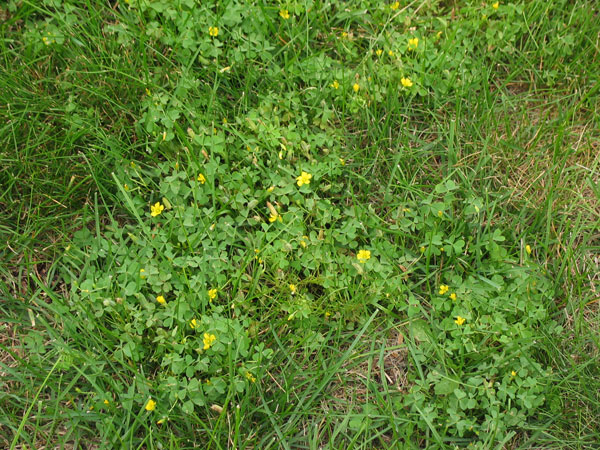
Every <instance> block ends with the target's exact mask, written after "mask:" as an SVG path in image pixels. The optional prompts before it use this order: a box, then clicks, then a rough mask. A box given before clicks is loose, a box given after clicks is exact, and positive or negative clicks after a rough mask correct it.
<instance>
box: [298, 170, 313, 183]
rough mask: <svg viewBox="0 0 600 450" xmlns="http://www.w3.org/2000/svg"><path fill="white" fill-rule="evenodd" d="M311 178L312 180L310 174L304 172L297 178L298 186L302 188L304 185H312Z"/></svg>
mask: <svg viewBox="0 0 600 450" xmlns="http://www.w3.org/2000/svg"><path fill="white" fill-rule="evenodd" d="M311 178H312V175H311V174H310V173H307V172H304V171H302V173H301V174H300V176H298V177H296V182H297V183H298V186H302V185H304V184H310V179H311Z"/></svg>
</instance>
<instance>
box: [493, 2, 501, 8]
mask: <svg viewBox="0 0 600 450" xmlns="http://www.w3.org/2000/svg"><path fill="white" fill-rule="evenodd" d="M499 6H500V2H496V3H494V4H493V5H492V8H494V9H498V7H499Z"/></svg>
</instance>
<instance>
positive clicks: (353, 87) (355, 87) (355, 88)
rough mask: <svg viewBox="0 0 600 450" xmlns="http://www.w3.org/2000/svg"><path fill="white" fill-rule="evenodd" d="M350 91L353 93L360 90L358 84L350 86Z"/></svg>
mask: <svg viewBox="0 0 600 450" xmlns="http://www.w3.org/2000/svg"><path fill="white" fill-rule="evenodd" d="M352 89H354V92H358V90H359V89H360V85H359V84H358V83H354V86H352Z"/></svg>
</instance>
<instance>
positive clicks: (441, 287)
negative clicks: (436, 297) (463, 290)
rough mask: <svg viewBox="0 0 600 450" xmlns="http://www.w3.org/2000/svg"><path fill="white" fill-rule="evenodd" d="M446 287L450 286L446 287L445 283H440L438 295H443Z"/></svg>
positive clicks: (446, 290) (446, 289)
mask: <svg viewBox="0 0 600 450" xmlns="http://www.w3.org/2000/svg"><path fill="white" fill-rule="evenodd" d="M448 289H450V288H449V287H448V285H447V284H442V285H441V286H440V295H444V294H445V293H446V292H448Z"/></svg>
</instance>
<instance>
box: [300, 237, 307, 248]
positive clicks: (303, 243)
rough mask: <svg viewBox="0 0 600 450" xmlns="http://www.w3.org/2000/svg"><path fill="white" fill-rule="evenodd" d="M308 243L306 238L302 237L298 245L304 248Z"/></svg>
mask: <svg viewBox="0 0 600 450" xmlns="http://www.w3.org/2000/svg"><path fill="white" fill-rule="evenodd" d="M305 239H306V241H308V236H302V239H301V240H300V245H301V246H302V248H306V241H305Z"/></svg>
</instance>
